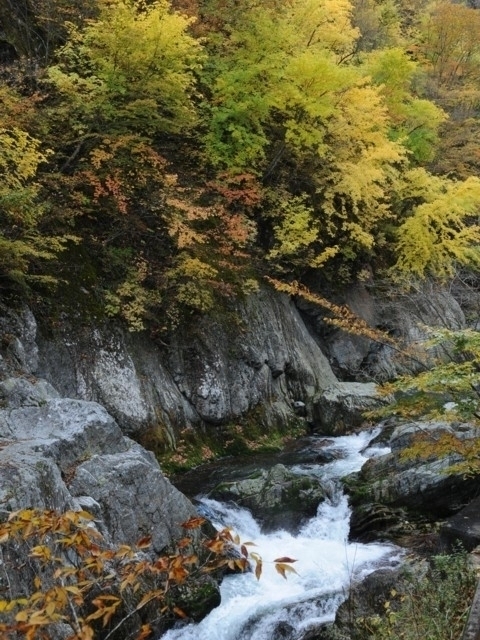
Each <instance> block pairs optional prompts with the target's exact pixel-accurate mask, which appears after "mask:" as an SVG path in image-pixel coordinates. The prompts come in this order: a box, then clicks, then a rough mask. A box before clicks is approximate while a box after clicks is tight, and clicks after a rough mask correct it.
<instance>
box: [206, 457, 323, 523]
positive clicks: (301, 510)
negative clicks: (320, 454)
mask: <svg viewBox="0 0 480 640" xmlns="http://www.w3.org/2000/svg"><path fill="white" fill-rule="evenodd" d="M210 495H211V497H213V498H216V499H220V500H234V501H235V502H236V503H237V504H239V505H240V506H242V507H246V508H247V509H250V510H251V511H252V513H253V515H254V516H255V517H256V518H257V519H258V520H259V522H260V524H261V525H262V528H263V530H264V531H271V530H274V529H277V528H283V529H286V530H288V531H294V532H296V531H298V530H299V528H300V527H301V526H302V524H303V523H304V522H305V521H306V520H307V519H308V518H311V517H313V516H314V515H315V514H316V512H317V508H318V505H319V504H320V503H321V502H322V501H323V500H324V499H325V495H326V493H325V489H324V488H323V486H322V485H321V483H320V481H319V480H318V478H316V477H312V476H304V475H298V474H295V473H293V472H292V471H290V470H289V469H287V467H285V466H284V465H282V464H277V465H275V466H274V467H272V468H271V469H269V470H268V471H266V470H261V471H255V472H254V473H253V474H252V475H251V476H249V477H248V478H245V479H243V480H238V481H235V482H222V483H221V484H219V485H217V487H215V489H213V491H212V492H211V494H210Z"/></svg>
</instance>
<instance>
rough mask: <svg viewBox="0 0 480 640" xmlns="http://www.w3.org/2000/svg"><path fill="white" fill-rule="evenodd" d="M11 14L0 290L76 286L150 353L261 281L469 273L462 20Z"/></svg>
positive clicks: (117, 4) (145, 6)
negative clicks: (186, 323) (195, 318)
mask: <svg viewBox="0 0 480 640" xmlns="http://www.w3.org/2000/svg"><path fill="white" fill-rule="evenodd" d="M10 4H11V3H10V0H1V2H0V15H4V14H5V12H7V11H10V15H11V17H12V19H11V20H10V22H9V27H8V29H7V30H6V31H5V33H4V34H3V36H2V37H3V38H4V45H5V47H7V45H8V55H6V56H5V59H4V61H3V63H2V62H1V60H0V63H1V71H2V73H1V75H0V92H1V95H2V106H1V109H0V118H1V122H0V149H1V158H0V171H1V172H2V176H3V178H4V179H3V183H2V188H1V191H0V220H1V226H0V244H1V249H0V251H1V253H0V270H1V276H2V286H3V287H4V288H6V289H13V290H14V289H15V282H18V281H23V283H24V284H29V286H31V287H39V286H40V287H42V286H44V285H42V284H41V283H42V281H43V283H45V282H51V283H52V282H54V281H55V280H56V281H57V282H58V283H60V284H59V285H58V286H64V287H70V288H72V287H73V288H75V286H79V285H82V286H84V287H85V286H87V288H88V289H89V290H91V291H92V294H93V297H94V298H95V300H96V304H97V305H98V308H102V309H103V312H104V313H107V314H119V315H121V316H123V317H124V319H125V320H126V321H127V322H128V323H129V326H130V328H132V329H142V328H145V327H146V326H150V327H151V328H152V327H153V328H154V330H155V331H164V330H168V327H171V326H173V325H175V324H176V323H178V322H179V321H180V319H182V318H184V317H185V314H186V315H187V316H188V315H191V314H194V313H196V312H205V311H208V310H209V309H212V308H213V307H215V306H216V305H218V304H220V303H221V301H222V300H225V299H231V298H235V297H236V296H238V295H242V294H244V293H245V292H248V291H251V290H252V289H254V288H255V287H256V286H257V285H256V282H258V280H259V279H260V278H261V277H262V276H263V275H270V276H272V277H274V278H275V277H278V276H281V277H283V278H286V279H287V280H288V279H293V278H295V279H296V278H298V277H302V276H303V275H305V274H307V273H317V272H318V274H319V276H320V277H321V278H322V279H325V280H328V279H330V280H332V279H333V280H335V281H336V282H338V281H343V282H348V281H352V280H355V279H356V278H357V277H358V276H359V274H361V273H362V272H363V270H364V269H365V266H366V265H368V267H369V269H371V270H372V271H373V272H374V273H378V274H381V275H382V277H384V278H391V279H392V281H395V282H396V283H397V286H398V283H399V282H400V281H401V282H402V283H403V284H405V283H408V281H409V279H412V278H413V279H421V278H424V277H426V276H430V277H432V276H433V277H436V278H441V279H447V278H448V277H450V276H451V274H452V273H453V272H454V271H455V269H456V268H457V267H458V266H459V265H466V266H468V267H469V268H474V269H475V268H477V267H478V252H477V249H476V246H477V244H478V238H479V230H478V208H479V205H480V188H479V186H478V185H479V183H478V179H477V178H476V174H477V173H478V164H479V156H478V153H477V152H476V151H475V147H474V145H473V146H472V138H471V135H472V132H473V135H474V136H476V135H477V133H478V131H479V130H480V128H479V126H478V108H479V105H480V100H479V97H480V87H479V82H480V78H479V76H478V73H477V71H478V68H479V65H478V62H479V54H480V50H479V47H478V42H479V38H477V35H478V33H477V31H478V25H479V24H480V22H479V19H480V18H479V14H478V11H477V10H476V9H474V8H471V7H470V6H468V5H466V4H462V3H455V4H454V3H450V2H445V1H436V2H433V3H431V4H428V5H426V4H425V3H422V2H421V1H419V2H418V3H416V4H417V5H418V6H416V8H415V11H412V7H411V5H410V3H405V2H402V1H401V0H378V1H377V2H370V1H369V0H355V1H353V0H352V1H351V0H289V1H288V2H279V1H277V0H268V1H267V2H262V3H257V2H253V1H251V0H241V1H240V2H235V3H232V2H229V1H227V0H198V1H197V2H193V1H186V0H185V1H182V2H181V1H180V0H178V1H177V2H169V1H168V0H155V1H153V2H149V1H146V0H76V2H75V3H65V2H64V1H63V0H51V1H50V2H48V3H44V2H42V1H41V0H22V3H21V6H20V5H18V6H16V7H15V10H13V9H12V7H11V6H10ZM25 15H28V21H25V19H24V18H23V17H22V16H25ZM479 33H480V32H479ZM5 50H7V49H5ZM12 51H13V52H14V53H13V54H12ZM45 258H49V259H48V260H45ZM79 272H82V274H83V275H82V277H80V278H79V277H78V273H79ZM72 273H75V274H76V277H75V278H72ZM82 278H83V282H80V281H81V280H82ZM35 280H36V281H37V284H34V281H35ZM34 290H35V289H34ZM39 291H40V292H41V294H42V295H43V296H47V297H48V295H50V294H49V293H48V291H47V290H45V289H40V290H39Z"/></svg>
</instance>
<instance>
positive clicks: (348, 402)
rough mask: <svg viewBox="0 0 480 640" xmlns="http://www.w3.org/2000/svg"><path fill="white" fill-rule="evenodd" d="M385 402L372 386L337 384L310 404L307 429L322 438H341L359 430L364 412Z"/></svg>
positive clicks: (348, 383) (385, 398)
mask: <svg viewBox="0 0 480 640" xmlns="http://www.w3.org/2000/svg"><path fill="white" fill-rule="evenodd" d="M388 402H390V398H389V397H381V396H380V395H379V394H378V389H377V386H376V385H375V384H374V383H373V382H363V383H362V382H338V383H337V384H335V385H334V386H332V387H330V388H329V389H327V390H326V391H324V392H323V393H322V394H320V396H319V397H318V398H317V400H316V401H315V402H314V404H313V410H312V419H311V425H312V427H313V428H314V429H315V430H318V431H319V432H320V433H322V434H324V435H342V434H344V433H347V432H349V431H352V430H353V429H356V428H358V427H360V426H361V425H362V424H363V423H364V422H365V418H364V413H365V412H366V411H371V410H372V409H378V408H379V407H380V406H382V405H385V404H387V403H388Z"/></svg>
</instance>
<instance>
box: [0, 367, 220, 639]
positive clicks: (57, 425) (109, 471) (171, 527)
mask: <svg viewBox="0 0 480 640" xmlns="http://www.w3.org/2000/svg"><path fill="white" fill-rule="evenodd" d="M0 401H1V407H2V408H1V409H0V521H5V520H6V519H7V518H8V517H9V516H10V514H12V512H15V511H18V510H22V509H38V510H40V511H43V512H50V511H52V510H54V511H56V512H60V513H64V512H67V511H77V512H78V511H80V512H84V511H87V512H89V513H90V514H91V515H92V516H93V517H94V520H93V521H92V522H91V524H90V525H89V526H92V527H94V528H96V529H97V531H98V532H99V533H100V534H101V536H102V538H103V541H102V546H104V547H105V546H106V547H107V548H108V547H110V548H115V547H118V546H119V545H125V544H126V545H131V546H134V545H135V543H137V542H138V540H139V539H141V538H145V537H146V536H147V537H149V538H150V537H151V547H149V549H148V552H144V554H148V555H149V556H150V559H152V560H153V559H155V558H156V557H157V554H160V553H161V552H164V553H171V551H172V550H173V548H174V547H173V545H174V542H175V540H178V539H180V538H182V537H183V536H184V534H185V531H184V529H183V528H182V526H181V525H182V523H184V522H185V521H186V520H188V519H189V518H191V517H193V516H196V510H195V508H194V507H193V505H192V504H191V502H190V501H189V500H188V499H187V498H186V497H185V496H184V495H183V494H181V493H180V492H179V491H178V490H177V489H175V488H174V487H173V486H172V485H171V484H170V482H169V481H168V479H167V478H165V476H164V475H163V474H162V473H161V470H160V467H159V465H158V463H157V461H156V459H155V457H154V456H153V454H152V453H150V452H148V451H146V450H145V449H143V448H142V447H141V446H139V445H138V444H136V443H135V442H133V441H132V440H130V439H129V438H127V437H125V436H124V435H123V433H122V431H121V429H120V427H119V426H118V424H117V423H116V422H115V420H114V419H113V418H112V417H111V416H110V415H109V414H108V413H107V411H106V410H105V409H104V408H103V407H102V406H100V405H99V404H97V403H94V402H86V401H84V400H75V399H66V398H60V397H59V395H58V393H57V392H56V391H55V389H54V388H53V387H51V386H50V384H49V383H47V382H45V381H42V380H38V381H36V382H32V381H30V380H26V379H24V378H7V379H5V380H3V381H2V382H1V383H0ZM192 535H193V537H192V541H193V542H192V545H193V549H195V548H196V549H197V551H198V552H199V553H202V550H201V549H202V548H201V545H200V544H199V535H200V534H199V532H198V531H194V532H192ZM3 542H5V541H4V540H2V543H3ZM44 544H49V537H47V538H45V539H44ZM52 544H53V543H52ZM30 551H31V545H21V544H20V543H16V542H15V541H11V542H10V541H9V542H7V543H5V544H2V545H1V546H0V566H1V567H3V571H2V572H1V575H0V591H2V590H5V591H8V594H9V597H18V596H20V595H25V594H30V593H31V584H32V581H33V580H34V578H35V575H36V574H35V568H34V567H33V564H32V562H30V560H29V552H30ZM57 553H58V552H57ZM65 562H67V564H68V562H71V557H70V556H68V557H66V560H65ZM18 566H22V567H24V569H23V570H22V571H17V570H15V567H18ZM111 571H112V569H109V572H111ZM46 575H47V569H46V570H45V576H46ZM48 575H50V574H48ZM45 576H43V577H44V578H45ZM45 579H46V578H45ZM139 586H140V591H139V594H140V597H141V595H142V593H143V592H142V589H143V590H145V591H148V590H149V589H150V588H153V586H154V585H152V586H149V582H148V580H147V579H146V580H144V581H143V582H142V584H141V585H139ZM177 596H178V599H179V602H181V605H182V606H183V610H184V611H185V612H186V615H189V616H191V617H192V619H197V620H198V619H199V618H200V617H202V616H204V615H206V614H207V613H208V612H209V611H210V610H211V609H212V608H213V607H215V606H217V605H218V603H219V600H220V596H219V590H218V584H217V582H216V581H215V580H214V579H213V578H211V577H208V578H206V577H205V576H204V577H203V578H201V579H200V580H189V581H187V583H185V585H183V586H182V588H181V589H179V593H178V594H177ZM142 616H143V619H142ZM148 620H152V621H153V623H154V625H155V628H156V629H157V630H160V629H164V625H165V624H167V623H168V618H166V617H165V616H159V614H158V610H156V609H155V610H152V611H150V610H149V609H148V608H147V609H145V611H144V612H142V615H141V616H140V615H137V614H136V613H135V610H133V611H131V612H130V613H129V614H128V615H126V617H125V626H122V629H121V632H122V633H126V634H127V635H129V634H130V633H131V634H132V637H133V636H136V635H137V634H138V633H139V630H140V626H141V624H142V623H143V622H145V621H148ZM127 632H128V633H127ZM48 633H49V637H50V638H52V640H64V639H65V638H66V637H70V636H71V635H72V633H73V632H72V629H71V628H70V627H69V626H68V625H64V624H59V625H53V626H52V625H50V626H49V627H48ZM105 633H106V632H105ZM119 633H120V632H119ZM98 637H99V638H100V637H103V636H102V635H99V636H98ZM111 637H112V640H119V638H120V637H126V636H119V634H118V633H117V634H114V635H113V636H111Z"/></svg>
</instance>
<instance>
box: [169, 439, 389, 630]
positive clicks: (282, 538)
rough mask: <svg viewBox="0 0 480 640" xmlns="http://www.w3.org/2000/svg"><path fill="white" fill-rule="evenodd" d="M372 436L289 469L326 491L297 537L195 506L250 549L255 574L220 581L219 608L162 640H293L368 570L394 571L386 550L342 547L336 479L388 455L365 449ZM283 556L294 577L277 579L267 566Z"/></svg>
mask: <svg viewBox="0 0 480 640" xmlns="http://www.w3.org/2000/svg"><path fill="white" fill-rule="evenodd" d="M377 434H378V430H372V431H368V432H366V431H364V432H361V433H359V434H356V435H350V436H342V437H338V438H332V439H331V442H330V443H329V444H327V445H326V447H325V450H327V451H328V450H330V451H331V453H333V454H334V457H335V459H334V460H333V461H332V462H330V463H327V464H314V463H311V462H309V463H305V464H302V463H297V464H295V465H292V466H291V468H292V470H294V471H295V472H297V473H304V474H309V475H312V474H314V475H316V476H318V477H319V478H320V479H321V480H322V483H324V484H326V485H327V486H329V495H330V498H329V499H327V500H326V501H325V502H323V503H322V504H321V505H320V506H319V508H318V512H317V515H316V516H315V517H314V518H312V519H311V520H310V521H308V522H307V523H306V524H305V525H304V526H303V528H302V529H301V530H300V531H299V533H298V534H297V535H292V534H290V533H287V532H286V531H276V532H273V533H269V534H268V535H267V534H263V533H262V531H261V529H260V527H259V525H258V523H257V522H256V521H255V519H254V518H253V517H252V515H251V513H250V512H249V511H247V510H245V509H241V508H239V507H235V506H234V505H231V504H229V505H226V504H222V503H220V502H217V501H215V500H211V499H207V498H203V499H201V507H200V509H201V510H202V511H203V513H204V514H206V515H207V516H208V517H209V518H210V519H211V520H212V521H213V523H214V524H215V525H216V526H217V527H218V528H223V527H225V526H230V527H232V529H233V530H234V531H235V532H236V533H238V534H239V536H240V538H241V539H242V541H243V542H245V541H254V542H255V544H256V546H255V547H254V550H255V552H256V553H258V554H259V555H260V556H261V557H262V559H263V573H262V576H261V578H260V580H256V578H255V576H254V574H253V573H244V574H237V575H232V576H228V577H226V578H225V579H224V581H223V583H222V585H221V597H222V600H221V604H220V606H219V607H217V608H216V609H214V610H213V611H212V612H211V613H210V614H209V615H208V616H207V617H206V618H205V619H204V620H202V621H201V622H200V623H198V624H189V625H187V626H184V627H182V628H178V629H171V630H170V631H168V632H167V633H165V634H163V636H162V640H203V639H208V640H278V639H279V638H282V639H283V638H286V639H288V640H297V638H302V637H303V635H304V633H305V632H306V631H307V630H308V629H310V628H312V627H316V626H318V625H319V624H321V623H322V622H328V621H331V620H333V619H334V616H335V611H336V609H337V608H338V606H339V605H340V604H341V602H342V601H343V600H344V599H345V598H346V596H347V593H348V589H349V586H350V585H351V583H352V582H353V581H356V580H358V579H360V578H362V577H364V576H366V575H368V573H370V572H372V571H373V570H375V569H376V568H379V567H385V566H394V565H396V564H398V562H399V561H400V557H401V551H400V550H399V549H398V548H396V547H394V546H392V545H388V544H380V543H372V544H360V543H350V542H348V532H349V519H350V508H349V506H348V500H347V497H346V496H345V494H344V493H343V489H342V485H341V483H340V478H341V477H343V476H345V475H347V474H349V473H352V472H354V471H358V470H359V469H360V468H361V466H362V465H363V463H364V462H365V461H366V460H367V459H368V458H369V457H372V456H377V455H382V454H383V453H386V452H387V451H388V449H386V448H384V447H370V448H369V443H370V442H371V441H372V440H373V439H374V438H375V437H376V435H377ZM282 556H288V557H289V558H294V559H296V562H295V563H294V564H292V567H294V568H295V571H296V573H288V577H287V579H284V578H282V576H281V575H279V573H278V572H277V571H276V570H275V563H274V560H275V559H276V558H278V557H282Z"/></svg>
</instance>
